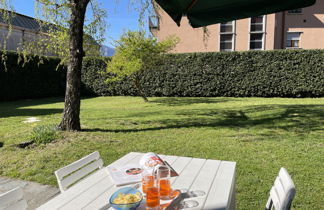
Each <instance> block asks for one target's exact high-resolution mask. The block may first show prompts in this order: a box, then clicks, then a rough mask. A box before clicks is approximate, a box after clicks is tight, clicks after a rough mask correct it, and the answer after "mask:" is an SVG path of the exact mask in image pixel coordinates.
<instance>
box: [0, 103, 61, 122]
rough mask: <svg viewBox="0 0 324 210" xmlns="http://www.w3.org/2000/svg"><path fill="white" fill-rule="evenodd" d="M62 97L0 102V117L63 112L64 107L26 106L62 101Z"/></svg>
mask: <svg viewBox="0 0 324 210" xmlns="http://www.w3.org/2000/svg"><path fill="white" fill-rule="evenodd" d="M63 101H64V99H62V98H45V99H28V100H20V101H10V102H1V103H0V118H5V117H16V116H40V115H49V114H56V113H61V112H63V109H58V108H57V109H56V108H55V109H52V108H51V109H48V108H25V107H30V106H37V105H45V104H53V103H61V102H63Z"/></svg>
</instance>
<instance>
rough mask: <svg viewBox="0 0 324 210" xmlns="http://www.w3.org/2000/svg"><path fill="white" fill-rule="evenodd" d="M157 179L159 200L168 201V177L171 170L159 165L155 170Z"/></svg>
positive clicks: (169, 191)
mask: <svg viewBox="0 0 324 210" xmlns="http://www.w3.org/2000/svg"><path fill="white" fill-rule="evenodd" d="M156 173H157V179H158V182H159V188H160V197H161V199H166V200H167V199H170V193H171V185H170V177H171V170H170V168H169V167H168V166H166V165H160V166H158V167H157V169H156Z"/></svg>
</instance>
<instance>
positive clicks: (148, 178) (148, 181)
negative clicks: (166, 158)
mask: <svg viewBox="0 0 324 210" xmlns="http://www.w3.org/2000/svg"><path fill="white" fill-rule="evenodd" d="M153 186H154V176H153V174H152V173H148V172H146V173H143V177H142V190H143V193H144V194H146V193H147V188H148V187H153Z"/></svg>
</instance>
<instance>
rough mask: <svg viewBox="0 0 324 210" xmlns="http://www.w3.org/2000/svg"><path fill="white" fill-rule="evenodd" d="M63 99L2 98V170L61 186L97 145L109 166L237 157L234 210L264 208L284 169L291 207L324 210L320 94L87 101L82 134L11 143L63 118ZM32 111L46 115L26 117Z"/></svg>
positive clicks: (323, 129) (323, 128)
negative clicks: (134, 158) (136, 160)
mask: <svg viewBox="0 0 324 210" xmlns="http://www.w3.org/2000/svg"><path fill="white" fill-rule="evenodd" d="M62 100H63V99H57V98H49V99H39V100H24V101H15V102H5V103H0V128H1V129H0V176H8V177H13V178H20V179H25V180H32V181H37V182H40V183H44V184H52V185H56V180H55V176H54V174H53V172H54V171H55V170H56V169H58V168H60V167H62V166H64V165H67V164H69V163H71V162H73V161H75V160H77V159H79V158H81V157H83V156H85V155H87V154H89V153H91V152H93V151H95V150H98V151H99V152H100V154H101V156H102V157H103V159H104V162H105V164H106V165H107V164H109V163H111V162H112V161H114V160H116V159H118V158H120V157H121V156H123V155H125V154H127V153H128V152H131V151H137V152H149V151H153V152H157V153H161V154H167V155H178V156H189V157H197V158H210V159H221V160H230V161H236V162H237V189H236V191H237V209H247V210H251V209H263V208H264V205H265V203H266V200H267V198H268V193H269V190H270V187H271V185H272V184H273V181H274V178H275V176H276V174H277V173H278V171H279V169H280V167H285V168H287V170H288V172H289V173H290V174H291V175H292V177H293V180H294V182H295V185H296V188H297V195H296V198H295V200H294V202H293V208H292V209H301V210H305V209H323V208H324V199H323V198H324V181H323V174H324V141H323V139H324V101H323V98H318V99H285V98H151V99H150V100H151V102H150V103H144V102H142V99H141V98H137V97H98V98H91V99H83V100H82V103H81V104H82V105H81V106H82V107H81V123H82V128H83V129H84V130H83V132H70V133H68V132H63V133H61V134H60V135H61V136H62V137H61V138H60V139H58V140H56V141H55V142H54V143H50V144H47V145H40V146H37V147H34V148H29V149H19V148H14V147H10V146H9V145H10V144H14V143H18V142H23V141H26V140H28V138H30V134H31V132H32V130H33V127H35V126H37V125H42V124H53V123H59V121H60V118H61V115H62V108H63V102H62ZM34 116H36V117H39V118H40V119H41V120H42V121H41V122H37V123H31V124H26V123H22V121H23V120H25V118H27V117H34ZM1 143H2V144H3V145H2V147H1Z"/></svg>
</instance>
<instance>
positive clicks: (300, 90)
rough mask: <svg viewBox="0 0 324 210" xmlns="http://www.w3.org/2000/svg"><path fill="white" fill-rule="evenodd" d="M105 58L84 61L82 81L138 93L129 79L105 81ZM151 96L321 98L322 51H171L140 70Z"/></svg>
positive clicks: (102, 91)
mask: <svg viewBox="0 0 324 210" xmlns="http://www.w3.org/2000/svg"><path fill="white" fill-rule="evenodd" d="M105 70H106V63H105V62H104V61H103V60H101V59H94V58H92V59H86V60H85V61H84V68H83V82H84V84H85V86H86V87H88V89H89V90H91V91H93V92H92V93H93V94H95V95H107V96H108V95H137V92H136V90H135V89H134V88H133V84H132V83H130V81H129V80H128V79H127V78H126V79H124V80H123V81H120V82H115V83H113V84H110V85H107V84H105V83H104V80H105V78H104V77H103V76H102V74H101V73H100V72H104V71H105ZM142 84H143V88H144V89H145V91H146V93H147V95H148V96H199V97H204V96H205V97H211V96H232V97H252V96H253V97H322V96H324V50H276V51H247V52H228V53H190V54H170V55H167V56H166V57H165V58H164V60H163V61H162V62H161V63H159V64H157V65H156V66H155V67H153V68H152V69H150V70H146V71H144V72H143V73H142Z"/></svg>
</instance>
